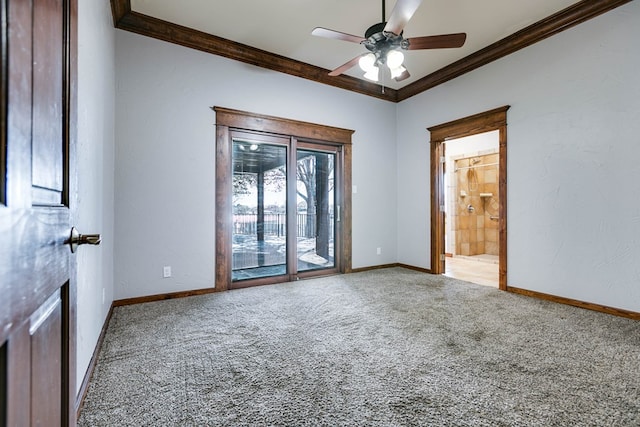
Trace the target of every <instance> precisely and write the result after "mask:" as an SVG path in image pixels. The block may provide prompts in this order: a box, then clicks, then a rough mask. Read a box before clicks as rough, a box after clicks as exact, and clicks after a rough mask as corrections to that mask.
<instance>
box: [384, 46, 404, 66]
mask: <svg viewBox="0 0 640 427" xmlns="http://www.w3.org/2000/svg"><path fill="white" fill-rule="evenodd" d="M402 61H404V55H403V54H402V52H400V51H399V50H390V51H389V53H387V66H388V67H389V69H390V70H393V69H394V68H398V67H400V66H401V65H402Z"/></svg>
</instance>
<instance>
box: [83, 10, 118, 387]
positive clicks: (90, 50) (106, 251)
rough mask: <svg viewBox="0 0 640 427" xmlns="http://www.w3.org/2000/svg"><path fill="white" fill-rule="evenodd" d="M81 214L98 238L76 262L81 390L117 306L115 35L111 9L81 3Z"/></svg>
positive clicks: (87, 230)
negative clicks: (113, 304) (111, 311)
mask: <svg viewBox="0 0 640 427" xmlns="http://www.w3.org/2000/svg"><path fill="white" fill-rule="evenodd" d="M78 21H79V22H78V33H79V34H78V38H79V41H78V146H77V156H78V161H77V168H78V209H77V218H76V219H77V221H76V224H75V225H76V227H77V228H78V230H80V232H82V233H100V234H101V235H102V243H101V244H100V246H93V247H83V248H81V250H79V251H78V252H77V255H76V256H77V260H78V328H77V345H78V349H77V354H78V360H77V386H78V387H79V386H80V382H81V381H82V378H83V377H84V374H85V372H86V369H87V366H88V364H89V360H90V359H91V355H92V353H93V349H94V347H95V345H96V342H97V340H98V336H99V335H100V331H101V329H102V324H103V322H104V320H105V318H106V316H107V314H108V312H109V307H110V306H111V301H113V268H114V266H113V223H114V218H113V215H114V210H113V171H114V132H115V120H114V105H115V65H114V49H115V31H114V29H113V23H112V21H111V10H110V8H109V3H108V2H105V1H98V0H81V1H78Z"/></svg>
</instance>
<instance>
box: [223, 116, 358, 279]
mask: <svg viewBox="0 0 640 427" xmlns="http://www.w3.org/2000/svg"><path fill="white" fill-rule="evenodd" d="M211 108H212V109H213V110H214V111H215V113H216V127H217V131H216V237H215V239H216V274H215V276H216V285H215V286H216V290H219V291H223V290H228V289H230V288H231V287H233V288H240V287H246V286H253V285H262V284H268V283H275V282H274V280H275V279H274V278H273V277H271V278H264V279H256V280H252V281H251V282H249V281H247V283H241V282H237V283H233V284H232V277H231V275H232V271H231V270H232V257H233V254H232V252H233V251H232V247H231V238H232V235H231V234H232V224H231V218H232V206H231V192H232V176H233V174H232V171H231V167H232V159H231V156H232V154H231V136H230V134H231V132H236V131H238V130H243V131H248V132H252V133H255V134H257V135H260V134H262V135H265V136H266V135H271V136H283V137H288V138H290V144H289V147H293V149H295V148H296V147H297V142H298V140H300V143H303V144H305V143H317V144H328V145H332V146H337V147H340V149H339V150H338V153H337V154H340V152H341V153H342V154H341V160H342V171H341V172H342V174H343V175H342V177H341V178H342V186H341V188H340V189H339V190H340V191H339V193H338V196H341V197H339V198H340V199H341V200H340V204H341V206H342V215H341V216H342V221H341V223H340V225H339V231H341V233H342V234H341V236H340V237H341V239H340V240H341V241H342V246H341V248H340V251H336V256H337V257H340V258H339V260H337V262H336V264H337V266H338V269H339V271H340V272H341V273H349V272H351V265H352V260H351V255H352V253H351V251H352V249H351V246H352V232H351V220H352V208H351V184H352V181H351V168H352V167H351V156H352V151H351V146H352V141H351V137H352V135H353V133H354V132H355V131H353V130H350V129H342V128H337V127H332V126H324V125H319V124H316V123H309V122H302V121H298V120H292V119H285V118H280V117H273V116H267V115H263V114H255V113H250V112H246V111H239V110H232V109H229V108H223V107H211ZM289 158H290V160H291V161H292V162H293V161H294V160H295V156H293V155H290V156H289ZM290 167H291V166H290ZM294 190H295V189H291V194H289V195H288V197H289V199H290V200H289V204H292V205H295V202H293V201H292V200H291V199H294V197H295V192H294ZM294 200H295V199H294ZM291 237H293V236H291ZM338 252H339V253H338ZM289 262H292V260H289ZM332 272H334V271H333V270H331V271H327V273H328V274H331V273H332ZM317 274H322V273H321V272H318V273H317ZM302 276H304V277H305V278H306V276H308V274H302ZM289 279H290V280H294V279H295V277H290V278H289ZM280 281H283V280H280Z"/></svg>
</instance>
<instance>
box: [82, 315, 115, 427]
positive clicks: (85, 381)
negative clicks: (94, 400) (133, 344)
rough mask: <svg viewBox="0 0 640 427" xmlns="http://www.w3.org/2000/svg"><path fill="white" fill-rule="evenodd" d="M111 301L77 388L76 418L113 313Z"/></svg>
mask: <svg viewBox="0 0 640 427" xmlns="http://www.w3.org/2000/svg"><path fill="white" fill-rule="evenodd" d="M113 307H114V305H113V303H112V304H111V307H109V313H108V314H107V318H106V319H105V321H104V323H103V324H102V329H101V330H100V335H99V336H98V342H97V343H96V346H95V348H94V349H93V354H92V355H91V359H90V360H89V366H88V367H87V370H86V372H85V374H84V378H83V379H82V384H80V390H78V394H77V395H76V398H75V405H74V408H75V414H76V419H77V418H80V411H81V410H82V404H83V403H84V398H85V397H86V396H87V390H88V389H89V382H90V381H91V377H93V371H94V370H95V368H96V363H98V356H99V355H100V350H101V349H102V343H103V341H104V336H105V334H106V333H107V328H108V327H109V322H111V316H112V315H113Z"/></svg>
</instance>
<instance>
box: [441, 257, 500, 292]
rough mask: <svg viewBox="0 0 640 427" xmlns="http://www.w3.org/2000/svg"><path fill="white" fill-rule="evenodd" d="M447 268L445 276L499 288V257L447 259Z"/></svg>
mask: <svg viewBox="0 0 640 427" xmlns="http://www.w3.org/2000/svg"><path fill="white" fill-rule="evenodd" d="M445 267H446V269H445V273H444V274H445V276H449V277H453V278H455V279H460V280H465V281H467V282H472V283H476V284H478V285H485V286H492V287H494V288H497V287H498V257H497V256H496V255H487V254H482V255H474V256H460V255H456V256H453V257H447V258H446V260H445Z"/></svg>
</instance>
